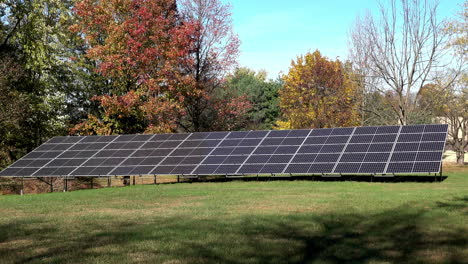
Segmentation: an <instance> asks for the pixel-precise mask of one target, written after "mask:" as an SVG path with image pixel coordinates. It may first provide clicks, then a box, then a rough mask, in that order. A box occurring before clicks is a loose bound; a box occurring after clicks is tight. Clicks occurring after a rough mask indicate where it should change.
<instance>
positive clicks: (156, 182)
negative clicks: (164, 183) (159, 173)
mask: <svg viewBox="0 0 468 264" xmlns="http://www.w3.org/2000/svg"><path fill="white" fill-rule="evenodd" d="M153 176H154V184H155V185H156V184H158V181H157V178H156V175H153Z"/></svg>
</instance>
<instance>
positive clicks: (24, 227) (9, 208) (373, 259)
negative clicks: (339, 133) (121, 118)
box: [0, 170, 468, 263]
mask: <svg viewBox="0 0 468 264" xmlns="http://www.w3.org/2000/svg"><path fill="white" fill-rule="evenodd" d="M447 175H448V176H449V177H448V179H447V180H446V181H444V182H442V183H363V182H304V181H303V182H288V181H284V182H229V183H193V184H172V185H159V186H154V185H147V186H131V187H125V188H109V189H100V190H83V191H76V192H70V193H51V194H40V195H26V196H22V197H21V196H0V262H1V263H346V262H355V263H466V261H467V260H468V249H467V248H468V247H467V245H468V171H467V170H458V171H453V172H450V173H447Z"/></svg>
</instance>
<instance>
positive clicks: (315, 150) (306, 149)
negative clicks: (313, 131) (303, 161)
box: [298, 145, 322, 153]
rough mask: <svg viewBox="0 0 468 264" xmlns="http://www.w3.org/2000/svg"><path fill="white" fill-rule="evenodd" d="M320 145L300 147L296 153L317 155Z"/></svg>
mask: <svg viewBox="0 0 468 264" xmlns="http://www.w3.org/2000/svg"><path fill="white" fill-rule="evenodd" d="M321 149H322V145H311V146H302V147H301V148H300V149H299V151H298V153H319V152H320V150H321Z"/></svg>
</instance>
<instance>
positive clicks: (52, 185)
mask: <svg viewBox="0 0 468 264" xmlns="http://www.w3.org/2000/svg"><path fill="white" fill-rule="evenodd" d="M50 192H54V178H52V177H50Z"/></svg>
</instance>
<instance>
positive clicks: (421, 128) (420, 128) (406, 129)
mask: <svg viewBox="0 0 468 264" xmlns="http://www.w3.org/2000/svg"><path fill="white" fill-rule="evenodd" d="M422 132H424V125H416V126H404V127H402V128H401V132H400V133H422Z"/></svg>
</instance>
